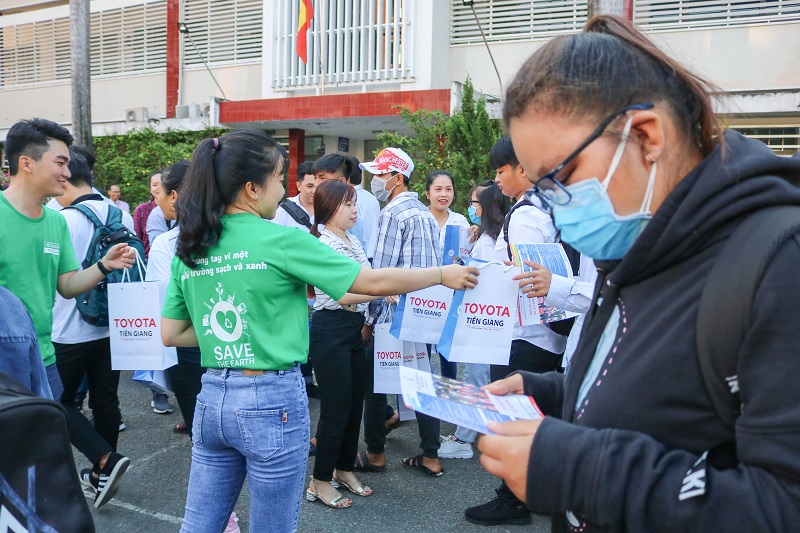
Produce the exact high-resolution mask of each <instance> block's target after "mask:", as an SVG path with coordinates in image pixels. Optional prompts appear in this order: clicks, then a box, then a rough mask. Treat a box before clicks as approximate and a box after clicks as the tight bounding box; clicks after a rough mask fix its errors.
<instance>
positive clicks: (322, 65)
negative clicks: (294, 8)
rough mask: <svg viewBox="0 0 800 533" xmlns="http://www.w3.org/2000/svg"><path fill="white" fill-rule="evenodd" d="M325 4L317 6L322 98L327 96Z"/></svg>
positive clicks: (322, 1) (321, 2)
mask: <svg viewBox="0 0 800 533" xmlns="http://www.w3.org/2000/svg"><path fill="white" fill-rule="evenodd" d="M324 4H325V0H320V1H319V3H318V4H317V5H319V35H320V39H319V80H320V84H321V87H322V96H325V62H324V60H323V57H324V56H323V55H322V54H323V53H324V47H323V41H324V40H325V28H324V27H323V25H322V24H323V22H324V21H325V12H324V11H323V5H324Z"/></svg>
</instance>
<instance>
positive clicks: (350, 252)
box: [314, 228, 370, 313]
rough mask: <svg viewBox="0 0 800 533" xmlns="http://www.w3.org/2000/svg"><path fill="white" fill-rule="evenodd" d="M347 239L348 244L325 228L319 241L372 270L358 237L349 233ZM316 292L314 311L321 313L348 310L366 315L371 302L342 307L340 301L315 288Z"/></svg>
mask: <svg viewBox="0 0 800 533" xmlns="http://www.w3.org/2000/svg"><path fill="white" fill-rule="evenodd" d="M347 239H348V241H349V242H348V243H346V242H344V241H343V240H342V239H340V238H339V237H338V236H337V235H336V234H335V233H333V232H332V231H331V230H329V229H328V228H323V229H321V230H320V235H319V241H320V242H321V243H324V244H327V245H328V246H330V247H331V248H332V249H333V251H334V252H336V253H337V254H340V255H343V256H345V257H349V258H350V259H352V260H354V261H356V262H358V263H360V264H361V265H362V266H365V267H367V268H370V265H369V261H368V260H367V254H365V253H364V248H362V246H361V242H360V241H359V240H358V237H356V236H355V235H351V234H349V233H348V234H347ZM314 292H315V293H316V295H317V299H316V300H315V301H314V311H320V310H322V309H329V310H336V309H346V310H348V311H355V312H358V313H364V312H365V311H366V310H367V307H368V306H369V302H365V303H361V304H358V305H346V306H344V307H342V306H341V305H340V304H339V302H338V301H336V300H334V299H333V298H331V297H330V296H328V295H327V294H325V293H324V292H322V291H321V290H319V289H318V288H316V287H314Z"/></svg>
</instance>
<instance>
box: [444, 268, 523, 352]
mask: <svg viewBox="0 0 800 533" xmlns="http://www.w3.org/2000/svg"><path fill="white" fill-rule="evenodd" d="M468 264H474V265H476V266H477V267H478V268H479V269H480V277H479V278H478V285H477V286H476V287H475V288H474V289H466V290H464V291H456V294H455V297H454V298H453V304H452V306H451V308H450V314H449V315H448V317H447V324H445V327H444V331H443V332H442V338H441V340H440V341H439V353H441V354H442V355H443V356H444V357H445V359H447V360H448V361H451V362H459V363H484V364H491V365H507V364H508V359H509V355H510V352H511V337H512V335H513V332H514V324H515V323H516V321H517V317H516V313H515V311H516V307H517V293H518V291H519V285H518V283H517V282H516V281H514V280H513V279H512V278H513V277H514V276H515V275H516V274H518V273H519V271H520V270H519V268H516V267H508V266H505V265H502V264H500V263H484V262H477V261H476V260H474V259H472V260H470V261H469V262H468Z"/></svg>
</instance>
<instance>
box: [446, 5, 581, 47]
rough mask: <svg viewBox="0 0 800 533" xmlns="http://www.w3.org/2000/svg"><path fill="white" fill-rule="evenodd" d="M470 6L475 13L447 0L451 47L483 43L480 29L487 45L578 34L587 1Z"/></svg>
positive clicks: (466, 7)
mask: <svg viewBox="0 0 800 533" xmlns="http://www.w3.org/2000/svg"><path fill="white" fill-rule="evenodd" d="M473 7H474V9H475V13H474V14H473V12H472V7H469V6H465V5H464V4H463V2H462V1H461V0H450V44H451V45H459V44H483V38H482V37H481V29H483V33H484V35H486V40H487V41H489V42H507V41H527V40H531V39H534V38H537V37H549V36H552V35H554V34H559V33H566V32H574V31H579V30H580V29H581V28H582V27H583V26H584V25H585V24H586V20H587V16H588V1H587V0H583V1H579V0H533V1H530V2H519V1H513V0H483V1H481V2H475V3H474V5H473ZM475 15H477V16H478V20H479V21H480V28H479V27H478V23H477V22H476V21H475Z"/></svg>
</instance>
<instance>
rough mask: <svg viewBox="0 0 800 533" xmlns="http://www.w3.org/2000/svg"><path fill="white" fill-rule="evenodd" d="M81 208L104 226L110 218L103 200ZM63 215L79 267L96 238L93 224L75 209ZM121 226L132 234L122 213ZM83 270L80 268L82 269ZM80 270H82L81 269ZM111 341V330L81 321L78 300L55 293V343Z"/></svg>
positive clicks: (131, 223)
mask: <svg viewBox="0 0 800 533" xmlns="http://www.w3.org/2000/svg"><path fill="white" fill-rule="evenodd" d="M81 204H82V205H85V206H87V207H89V208H90V209H91V210H92V211H94V213H95V214H96V215H97V218H99V219H100V221H101V222H105V220H106V219H107V218H108V205H109V204H108V203H106V202H105V201H100V200H86V201H85V202H81ZM60 212H61V214H62V215H64V218H65V219H66V220H67V227H69V234H70V237H71V238H72V247H73V248H74V249H75V255H76V256H77V257H78V263H79V264H80V263H82V262H83V260H84V258H85V257H86V253H87V252H88V251H89V246H90V245H91V243H92V236H93V235H94V224H92V221H91V220H89V219H88V218H86V215H84V214H83V213H81V212H80V211H78V210H76V209H62V210H61V211H60ZM122 223H123V224H124V225H125V227H126V228H128V229H129V230H130V232H131V233H133V218H131V216H130V215H129V214H128V213H126V212H125V211H123V212H122ZM79 268H80V267H79ZM80 270H83V269H82V268H80ZM105 337H108V327H102V328H99V327H97V326H92V325H89V324H87V323H86V322H84V321H83V319H82V318H81V315H80V313H79V312H78V308H77V307H75V299H74V298H70V299H69V300H65V299H64V298H62V296H61V295H60V294H58V293H56V301H55V305H54V306H53V342H60V343H62V344H78V343H80V342H88V341H96V340H97V339H103V338H105Z"/></svg>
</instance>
